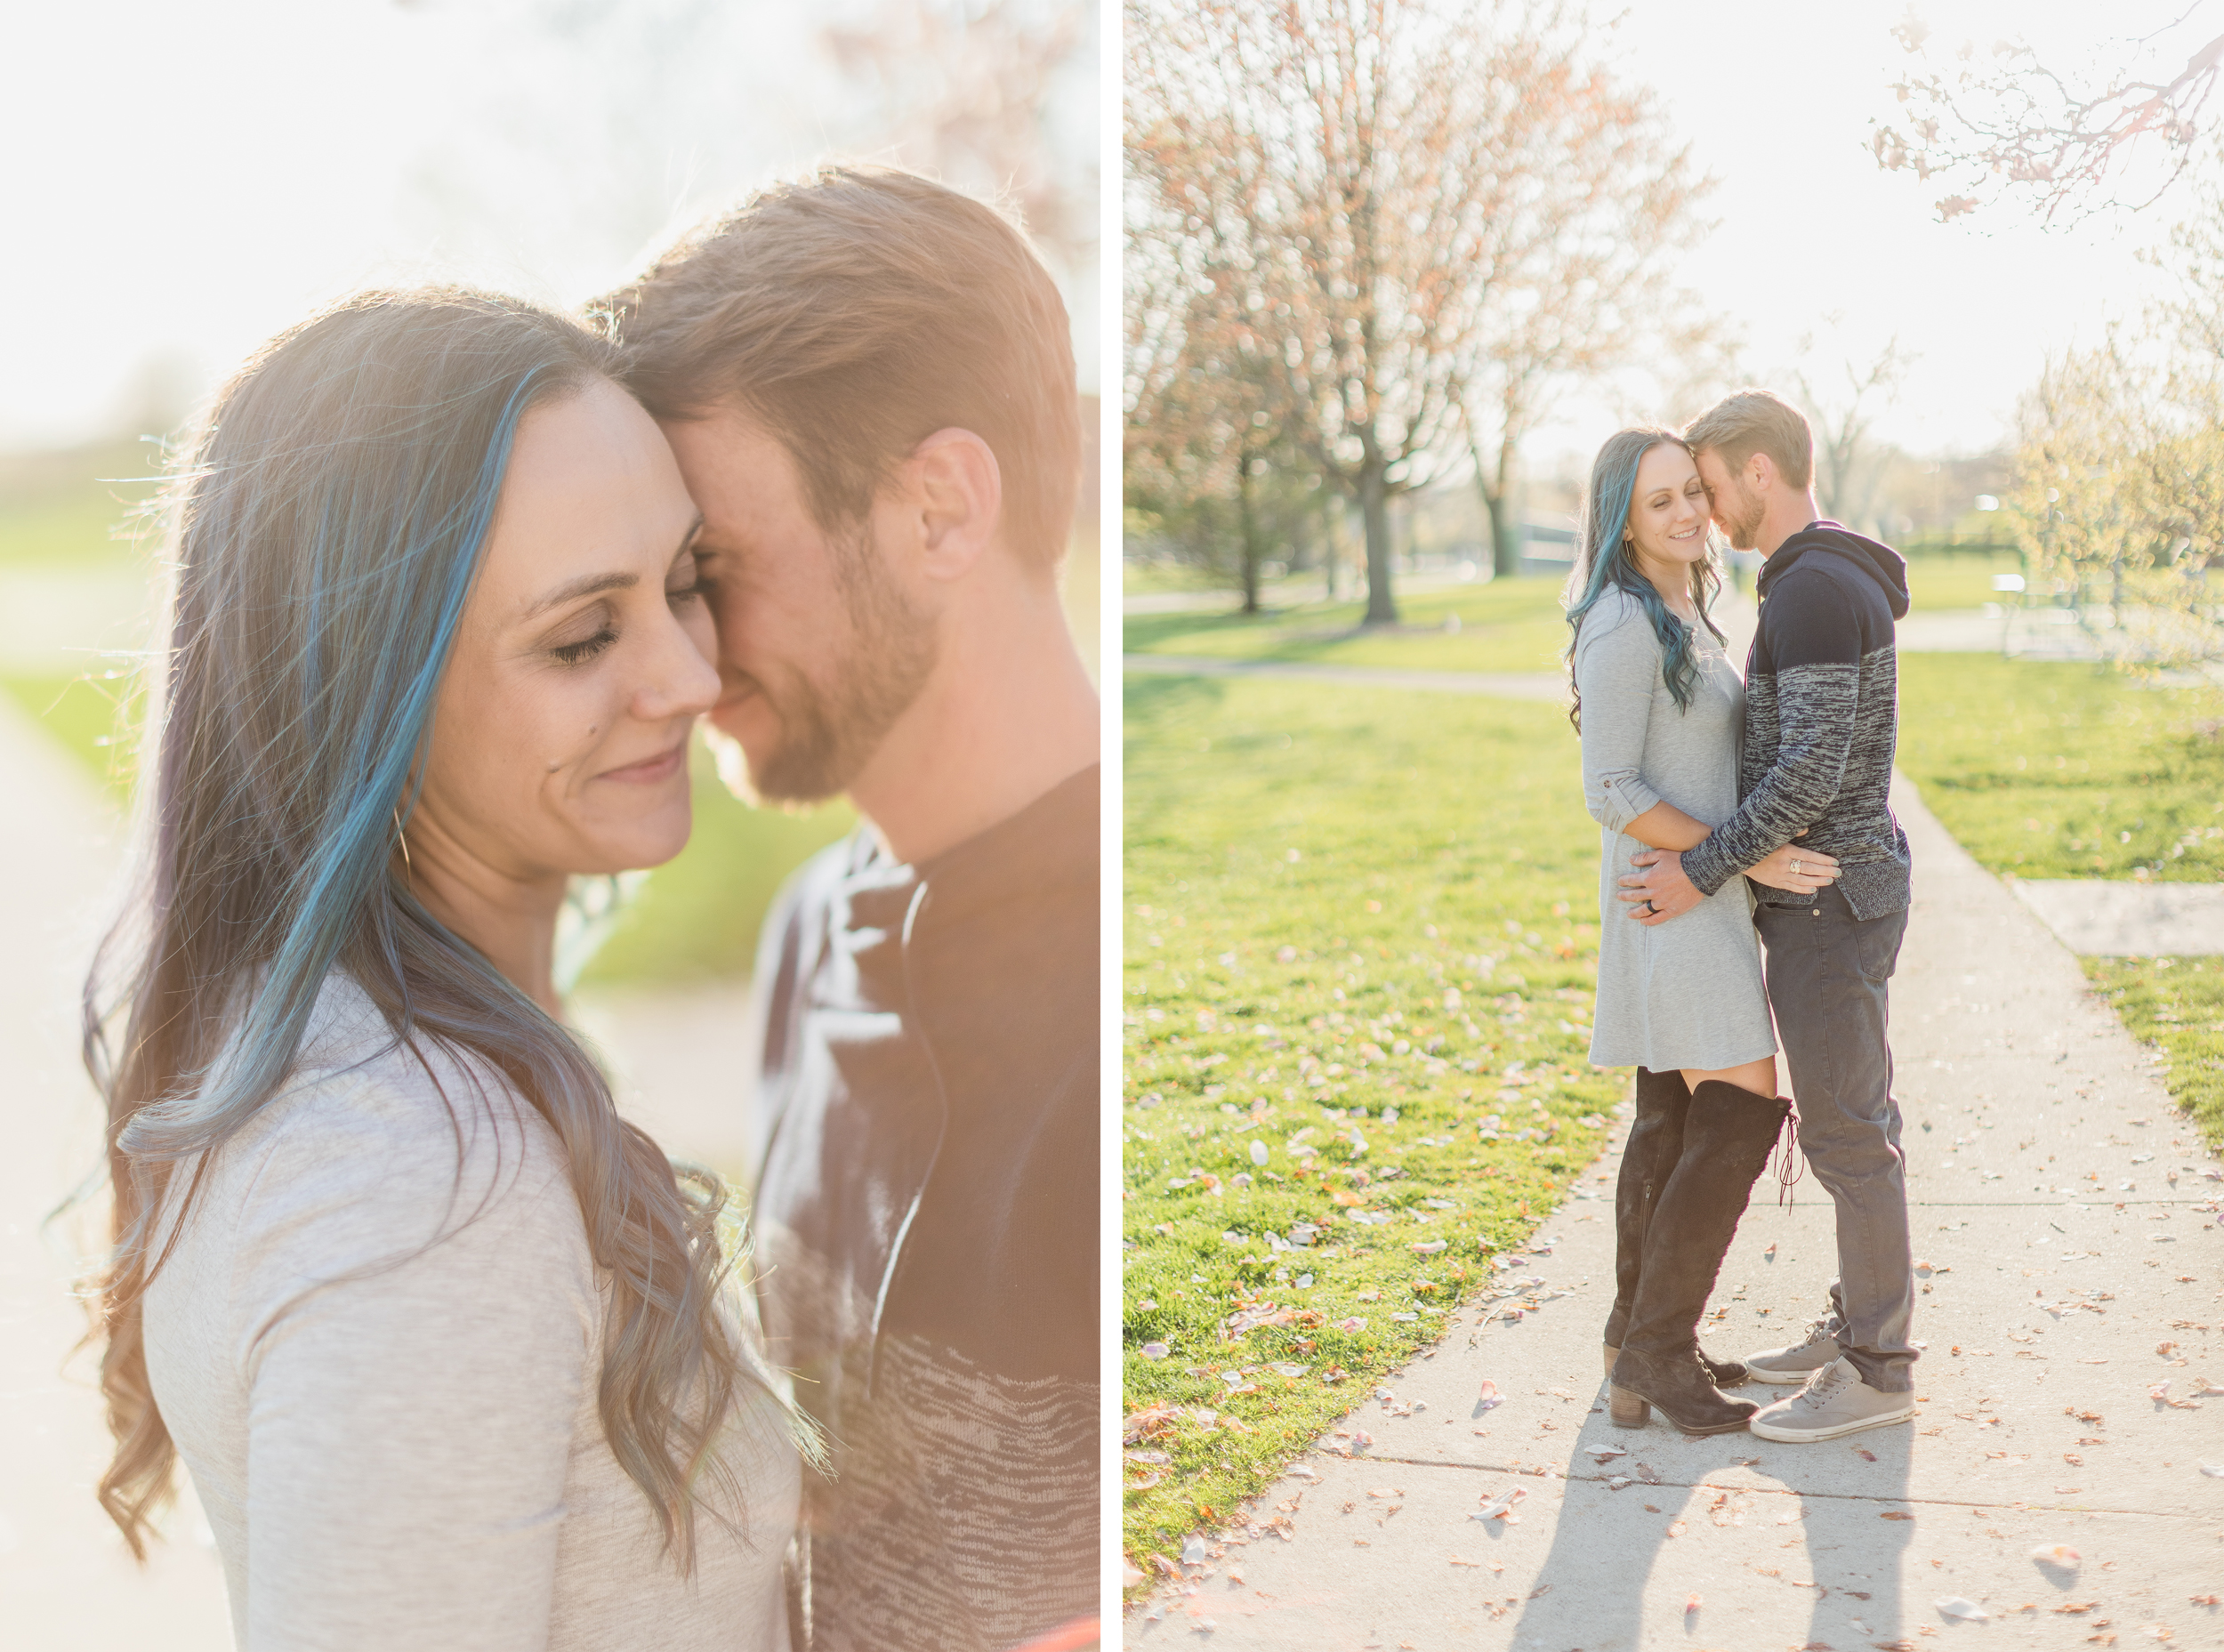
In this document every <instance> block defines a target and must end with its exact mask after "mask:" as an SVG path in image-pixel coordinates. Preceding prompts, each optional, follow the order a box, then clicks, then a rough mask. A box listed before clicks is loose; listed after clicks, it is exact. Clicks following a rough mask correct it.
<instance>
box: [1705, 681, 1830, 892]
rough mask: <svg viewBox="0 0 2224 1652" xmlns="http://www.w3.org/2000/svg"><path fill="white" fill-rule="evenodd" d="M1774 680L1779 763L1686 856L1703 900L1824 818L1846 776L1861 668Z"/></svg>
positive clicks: (1774, 763) (1771, 767)
mask: <svg viewBox="0 0 2224 1652" xmlns="http://www.w3.org/2000/svg"><path fill="white" fill-rule="evenodd" d="M1774 682H1775V689H1776V695H1775V702H1774V704H1775V706H1776V711H1777V718H1778V728H1779V729H1780V733H1779V735H1778V738H1777V756H1776V762H1773V763H1772V764H1770V765H1769V770H1768V772H1767V773H1765V774H1764V775H1762V776H1761V782H1760V784H1759V785H1757V786H1754V787H1753V790H1752V791H1751V792H1749V793H1747V794H1746V795H1745V799H1744V801H1743V802H1740V803H1739V804H1738V805H1737V812H1736V814H1734V815H1732V816H1731V817H1730V818H1728V820H1725V821H1724V822H1722V824H1721V825H1720V826H1716V827H1715V828H1714V829H1713V830H1712V832H1710V833H1708V834H1707V835H1706V840H1705V841H1704V842H1702V843H1700V844H1699V845H1698V846H1697V847H1696V849H1693V850H1688V851H1687V852H1686V853H1685V855H1684V857H1683V874H1684V875H1685V876H1686V877H1688V878H1689V879H1690V880H1691V882H1692V886H1693V887H1694V888H1696V890H1698V891H1699V892H1700V893H1701V894H1703V895H1712V893H1714V891H1715V890H1718V889H1720V888H1721V887H1722V885H1723V884H1725V883H1727V882H1729V881H1730V879H1731V878H1733V877H1735V876H1736V874H1739V873H1741V872H1743V871H1745V868H1746V867H1748V866H1758V865H1759V864H1760V863H1761V861H1763V860H1765V859H1767V858H1769V856H1770V855H1772V854H1774V853H1775V852H1776V851H1777V850H1779V849H1781V848H1783V847H1784V845H1785V844H1786V843H1788V842H1791V841H1792V840H1793V838H1795V837H1797V836H1798V835H1799V834H1801V833H1802V832H1804V831H1806V830H1807V829H1808V828H1809V826H1813V825H1814V824H1815V823H1816V822H1817V820H1819V819H1821V818H1823V814H1824V811H1825V810H1827V809H1829V807H1830V806H1831V804H1832V803H1833V802H1835V801H1836V799H1837V796H1838V788H1839V786H1840V784H1841V781H1842V780H1843V779H1844V778H1845V772H1846V754H1847V753H1849V752H1850V751H1851V750H1852V749H1853V730H1854V713H1855V712H1856V711H1857V708H1858V707H1859V705H1860V688H1861V667H1860V666H1859V665H1857V664H1856V665H1791V666H1786V667H1785V668H1784V669H1782V670H1780V671H1778V672H1777V673H1776V675H1775V679H1774ZM1748 692H1752V686H1751V685H1748Z"/></svg>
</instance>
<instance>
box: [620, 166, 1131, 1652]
mask: <svg viewBox="0 0 2224 1652" xmlns="http://www.w3.org/2000/svg"><path fill="white" fill-rule="evenodd" d="M606 311H607V315H608V325H609V327H610V330H611V332H612V333H613V334H614V335H615V336H616V339H617V342H619V344H620V346H621V347H622V348H623V350H624V352H625V360H624V368H623V371H624V378H625V382H626V383H627V384H628V385H629V386H630V387H631V388H632V389H633V391H634V393H635V394H636V395H638V396H639V397H640V398H641V400H642V402H643V403H644V404H645V405H646V406H647V407H648V408H649V412H650V413H652V414H654V415H656V416H657V420H658V422H659V423H661V424H662V425H663V427H664V430H665V435H666V437H667V438H669V439H670V440H671V443H672V447H673V452H674V454H675V455H677V456H678V458H679V461H680V470H681V475H682V476H683V477H684V479H686V482H687V485H688V490H689V492H690V493H691V494H693V495H694V496H695V501H696V504H697V506H698V507H699V508H700V509H701V511H702V512H703V528H702V532H701V535H700V536H699V538H698V539H697V562H698V567H699V568H700V571H701V575H702V577H703V580H704V583H705V586H706V587H707V589H708V594H709V598H710V605H711V610H712V613H713V617H714V618H715V619H716V621H717V625H718V644H719V658H718V665H719V672H720V676H721V679H722V683H723V688H722V692H721V697H720V699H719V702H718V705H717V706H716V708H715V709H714V710H713V713H712V714H711V721H713V723H714V724H715V725H716V726H717V728H718V729H721V731H722V732H723V733H724V734H725V735H726V736H727V737H729V739H730V740H731V741H732V742H733V746H734V751H735V752H736V753H737V754H738V755H739V757H740V758H741V759H742V761H743V763H744V764H745V768H746V784H747V786H748V788H749V789H751V790H753V792H754V793H755V794H758V795H759V796H762V797H766V798H770V799H778V800H793V801H795V802H816V801H818V800H819V799H823V798H827V797H832V796H834V795H836V794H847V795H848V797H849V798H850V802H853V803H854V804H855V805H856V806H857V809H858V812H859V813H860V814H861V815H863V816H864V817H865V823H864V825H863V826H861V827H860V829H859V830H858V832H857V833H856V834H854V835H852V836H851V837H850V838H847V839H845V840H844V841H843V842H840V843H838V844H836V845H834V847H833V848H832V849H829V850H826V851H825V852H824V853H822V854H820V855H819V856H818V857H817V858H815V859H813V860H812V861H810V863H809V864H808V865H807V866H804V867H803V868H802V870H801V871H800V872H799V873H797V874H796V875H795V876H794V878H793V879H792V880H791V881H790V882H789V885H788V887H787V889H786V890H785V891H783V893H782V896H781V898H780V900H779V902H778V905H777V906H776V907H775V908H774V910H773V912H772V914H771V915H770V917H769V918H768V919H767V920H766V923H765V927H764V932H763V940H762V943H761V947H760V950H759V955H758V963H757V973H756V982H755V986H756V992H757V995H758V998H759V1003H760V1013H761V1018H762V1029H763V1050H762V1055H761V1061H760V1068H761V1071H760V1073H759V1075H758V1080H757V1084H756V1086H755V1090H756V1096H755V1102H756V1109H757V1116H758V1119H759V1121H760V1124H761V1133H762V1136H763V1138H764V1141H765V1145H764V1148H763V1156H762V1163H761V1168H760V1170H759V1173H758V1178H757V1185H756V1189H755V1197H754V1199H753V1204H752V1207H751V1219H752V1221H753V1224H754V1228H755V1235H756V1253H755V1256H754V1259H753V1260H754V1266H755V1274H756V1290H757V1300H758V1301H759V1303H760V1305H761V1309H762V1311H763V1319H764V1326H765V1333H766V1341H767V1344H768V1346H769V1349H770V1354H771V1357H772V1358H773V1359H774V1361H775V1362H777V1363H778V1364H779V1365H782V1366H786V1367H788V1368H789V1369H791V1370H793V1371H794V1372H795V1374H796V1375H797V1378H798V1382H797V1398H798V1399H799V1401H800V1402H801V1403H802V1406H803V1407H804V1408H805V1409H806V1410H807V1411H809V1412H810V1414H811V1415H812V1417H814V1418H815V1419H816V1420H817V1421H818V1423H819V1424H820V1426H821V1428H822V1429H823V1430H824V1432H825V1436H826V1451H827V1459H828V1461H827V1463H826V1472H825V1473H824V1474H820V1475H815V1476H812V1477H810V1478H809V1479H808V1480H807V1483H806V1486H805V1489H804V1526H803V1530H802V1533H801V1534H800V1535H799V1537H798V1546H797V1550H796V1553H795V1557H794V1559H795V1566H794V1577H795V1583H794V1592H793V1600H794V1608H795V1609H794V1640H795V1643H796V1646H797V1648H798V1652H804V1649H805V1648H809V1649H810V1652H886V1649H887V1648H907V1652H926V1649H930V1648H933V1649H940V1648H947V1649H948V1652H1004V1649H1005V1648H1011V1647H1013V1646H1016V1645H1018V1644H1019V1643H1021V1642H1023V1641H1027V1640H1033V1639H1035V1638H1038V1637H1041V1636H1044V1635H1045V1634H1055V1633H1058V1632H1060V1631H1061V1630H1062V1631H1066V1632H1068V1633H1069V1634H1070V1633H1072V1632H1080V1628H1079V1626H1080V1625H1083V1624H1087V1623H1089V1622H1090V1621H1092V1620H1093V1618H1094V1616H1095V1614H1096V1609H1097V1577H1098V1556H1097V1549H1098V1515H1097V1487H1098V1483H1099V1476H1100V1465H1099V1453H1098V1450H1097V1438H1098V1420H1097V1411H1098V1391H1099V1390H1098V1380H1097V1369H1098V1365H1097V1338H1098V1329H1097V1232H1096V1227H1097V1197H1098V1193H1097V1151H1098V1149H1097V1139H1098V1132H1097V1120H1098V1100H1097V1096H1098V1066H1099V1063H1098V1047H1099V1040H1098V1031H1097V1028H1098V1013H1099V1011H1098V991H1097V984H1098V951H1097V934H1098V916H1097V914H1098V887H1099V879H1098V842H1099V835H1098V834H1099V830H1100V828H1099V822H1098V795H1099V788H1098V778H1099V766H1098V703H1097V696H1096V691H1095V689H1094V688H1093V687H1092V684H1091V682H1090V681H1089V677H1088V673H1087V672H1086V671H1085V670H1084V667H1083V665H1082V662H1081V659H1080V657H1079V655H1078V654H1077V653H1076V650H1075V648H1074V642H1073V638H1072V636H1071V635H1070V634H1069V633H1068V629H1067V625H1066V620H1065V615H1064V610H1063V608H1062V607H1061V606H1060V600H1059V592H1058V568H1059V563H1060V559H1061V558H1062V557H1063V555H1064V553H1065V549H1066V544H1067V540H1068V535H1069V533H1070V531H1071V527H1072V521H1073V513H1074V501H1075V494H1076V488H1077V486H1078V473H1079V468H1080V454H1081V448H1080V443H1081V431H1080V415H1079V405H1078V398H1077V396H1076V384H1075V373H1074V356H1073V346H1072V342H1071V334H1070V331H1069V328H1068V321H1067V316H1066V309H1065V305H1064V303H1063V302H1062V301H1061V300H1060V297H1059V294H1058V289H1057V287H1056V286H1054V285H1053V284H1052V280H1051V278H1050V273H1049V271H1048V270H1045V269H1044V267H1043V264H1042V262H1041V261H1040V260H1039V259H1038V258H1037V257H1036V256H1035V252H1034V250H1033V249H1032V248H1031V247H1030V246H1028V245H1027V239H1026V238H1025V237H1024V236H1022V235H1021V234H1020V233H1019V230H1018V229H1017V228H1015V227H1014V226H1013V225H1012V224H1011V223H1010V222H1007V221H1006V220H1005V219H1004V218H1003V216H1002V215H1001V214H998V213H996V212H995V210H993V209H992V208H991V207H989V206H987V205H985V204H983V203H981V202H979V201H976V200H972V199H970V198H969V197H965V196H963V195H961V194H959V193H957V192H956V191H955V190H952V189H946V188H944V187H943V186H941V185H940V184H938V183H934V182H932V181H929V180H927V179H924V178H920V177H916V176H914V175H912V174H909V173H901V172H892V171H883V170H877V169H876V170H862V171H860V170H849V169H841V168H836V169H829V170H827V171H826V172H822V173H818V175H817V176H815V177H812V178H810V179H808V180H806V181H802V182H800V183H795V184H790V185H785V186H782V187H779V188H776V189H768V190H765V191H764V192H762V193H761V194H760V195H758V196H756V197H754V198H753V199H752V200H750V201H749V202H748V203H747V204H746V205H744V206H743V207H741V209H740V210H738V211H737V212H735V213H733V214H729V215H728V216H727V217H725V218H722V219H721V220H720V221H719V222H716V223H714V224H712V225H710V226H708V227H707V228H706V229H705V230H703V231H702V232H701V233H699V234H697V235H695V236H692V237H690V238H688V239H687V240H686V241H684V242H682V243H681V245H680V246H678V247H676V248H675V249H674V250H673V251H672V252H671V253H669V254H666V255H665V257H663V258H661V259H659V260H658V261H657V263H656V265H655V266H654V267H653V268H652V269H651V270H649V273H648V274H647V275H646V276H645V277H643V278H642V279H641V281H639V282H638V283H636V284H635V285H634V286H632V287H630V288H628V289H627V290H626V291H624V293H621V294H617V295H616V297H615V298H613V299H612V300H610V301H609V302H608V304H607V306H606ZM729 754H732V753H729ZM741 1087H742V1086H741V1084H739V1083H738V1076H737V1085H736V1088H737V1090H739V1089H740V1088H741Z"/></svg>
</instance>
